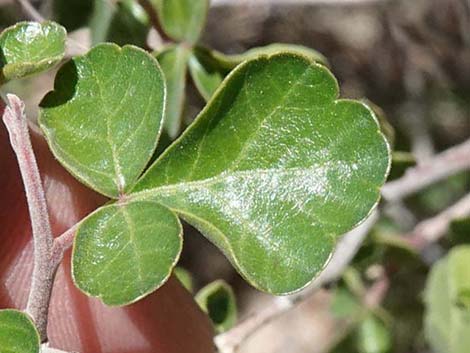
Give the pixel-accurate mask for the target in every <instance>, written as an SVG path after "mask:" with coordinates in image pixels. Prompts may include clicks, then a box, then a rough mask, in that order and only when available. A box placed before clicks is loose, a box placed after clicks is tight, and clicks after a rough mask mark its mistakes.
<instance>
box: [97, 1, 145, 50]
mask: <svg viewBox="0 0 470 353" xmlns="http://www.w3.org/2000/svg"><path fill="white" fill-rule="evenodd" d="M149 29H150V24H149V20H148V16H147V13H146V12H145V10H144V9H143V8H142V6H140V5H139V3H138V2H137V1H135V0H120V1H118V2H116V3H113V2H109V1H104V0H95V9H94V12H93V16H92V18H91V21H90V30H91V39H92V44H98V43H102V42H113V43H116V44H118V45H124V44H133V45H136V46H140V47H144V46H145V45H146V41H147V35H148V31H149Z"/></svg>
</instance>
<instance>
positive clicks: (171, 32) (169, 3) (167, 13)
mask: <svg viewBox="0 0 470 353" xmlns="http://www.w3.org/2000/svg"><path fill="white" fill-rule="evenodd" d="M153 3H154V4H155V6H156V8H157V10H158V17H159V19H160V23H161V25H162V28H163V30H164V31H165V33H166V34H167V35H168V36H169V37H171V38H173V39H174V40H175V41H178V42H188V43H189V44H194V43H196V42H197V41H198V40H199V37H200V36H201V33H202V30H203V29H204V25H205V24H206V17H207V12H208V10H209V1H208V0H153Z"/></svg>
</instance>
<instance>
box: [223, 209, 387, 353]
mask: <svg viewBox="0 0 470 353" xmlns="http://www.w3.org/2000/svg"><path fill="white" fill-rule="evenodd" d="M377 219H378V212H377V211H374V212H373V213H372V214H371V215H370V216H369V217H368V218H367V219H366V220H365V221H364V222H363V223H362V224H361V225H359V226H358V227H356V228H355V229H353V230H352V231H350V232H349V233H347V234H346V235H345V236H344V238H343V239H342V240H341V241H340V243H339V244H338V246H337V248H336V250H335V252H334V254H333V256H332V257H331V260H330V262H329V263H328V265H327V266H326V268H325V269H324V270H323V272H322V273H321V274H320V275H319V276H318V277H317V278H316V279H315V280H314V281H313V282H312V283H311V284H310V285H309V286H308V287H307V288H305V289H303V290H302V291H300V292H298V293H295V294H292V295H289V296H286V297H279V298H276V299H275V300H274V301H273V303H272V304H271V305H269V306H268V307H266V308H265V309H264V310H262V311H260V312H258V313H255V314H254V315H252V316H251V317H249V318H247V319H246V320H245V321H242V322H241V323H240V324H238V325H237V326H235V327H234V328H232V329H231V330H229V331H227V332H225V333H222V334H219V335H217V336H216V337H215V339H214V342H215V345H216V346H217V348H218V349H219V351H220V353H234V352H235V351H236V350H237V348H238V347H239V346H240V344H241V343H243V342H244V341H245V340H246V339H248V338H249V337H250V336H251V335H252V334H253V333H255V332H256V331H257V330H258V329H260V328H261V327H263V326H264V325H266V324H267V323H269V322H271V321H273V320H274V319H275V318H277V317H279V316H280V315H282V314H283V313H285V312H287V311H289V310H290V309H292V308H293V307H294V306H297V305H298V304H300V303H302V302H304V301H306V300H307V299H308V298H310V297H311V296H312V294H313V293H315V292H316V291H317V290H318V289H320V288H321V287H322V286H323V285H325V284H326V283H329V282H332V281H334V280H336V279H338V278H339V277H340V276H341V274H342V273H343V271H344V269H345V268H346V267H347V266H348V264H349V262H350V261H351V260H352V258H353V257H354V255H355V254H356V252H357V250H358V249H359V247H360V245H361V244H362V241H363V240H364V238H365V236H366V235H367V233H368V232H369V230H370V229H371V228H372V227H373V225H374V224H375V222H376V221H377Z"/></svg>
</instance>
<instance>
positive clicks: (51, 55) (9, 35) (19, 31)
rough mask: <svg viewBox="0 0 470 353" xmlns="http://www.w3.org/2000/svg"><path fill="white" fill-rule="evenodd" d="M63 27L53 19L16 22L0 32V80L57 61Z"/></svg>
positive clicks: (62, 47) (62, 45) (62, 50)
mask: <svg viewBox="0 0 470 353" xmlns="http://www.w3.org/2000/svg"><path fill="white" fill-rule="evenodd" d="M66 37H67V33H66V31H65V29H64V28H63V27H62V26H60V25H58V24H57V23H55V22H44V23H37V22H19V23H17V24H15V25H14V26H11V27H8V28H7V29H5V30H4V31H3V32H2V33H1V34H0V69H1V74H0V82H6V81H9V80H12V79H18V78H23V77H25V76H28V75H32V74H35V73H39V72H41V71H45V70H47V69H49V68H51V67H53V66H54V65H56V64H58V63H59V61H60V60H62V58H63V57H64V54H65V39H66Z"/></svg>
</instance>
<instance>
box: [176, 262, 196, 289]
mask: <svg viewBox="0 0 470 353" xmlns="http://www.w3.org/2000/svg"><path fill="white" fill-rule="evenodd" d="M173 274H174V275H175V276H176V278H178V281H180V282H181V284H182V285H183V287H184V288H186V289H187V290H188V292H190V293H192V292H193V290H194V283H193V276H192V275H191V273H190V272H189V271H188V270H186V269H184V268H183V267H179V266H177V267H175V269H174V270H173Z"/></svg>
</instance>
